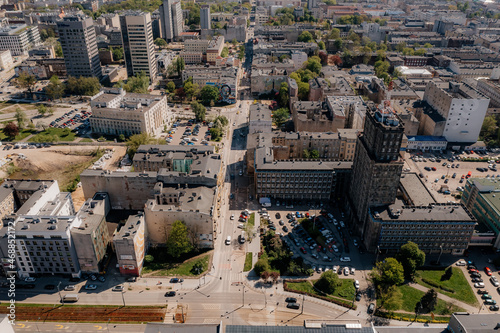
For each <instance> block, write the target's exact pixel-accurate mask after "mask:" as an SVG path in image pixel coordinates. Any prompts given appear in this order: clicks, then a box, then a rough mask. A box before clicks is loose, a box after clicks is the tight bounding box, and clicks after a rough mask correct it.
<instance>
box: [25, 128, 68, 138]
mask: <svg viewBox="0 0 500 333" xmlns="http://www.w3.org/2000/svg"><path fill="white" fill-rule="evenodd" d="M75 137H76V135H75V132H72V131H71V130H69V129H68V128H53V127H51V128H47V129H46V130H45V131H42V132H40V133H38V134H37V135H34V136H33V137H32V138H30V139H29V141H30V142H54V141H73V140H75Z"/></svg>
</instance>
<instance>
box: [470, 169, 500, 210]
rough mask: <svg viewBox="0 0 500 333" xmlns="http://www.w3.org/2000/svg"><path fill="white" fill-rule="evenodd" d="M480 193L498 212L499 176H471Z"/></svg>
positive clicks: (499, 206)
mask: <svg viewBox="0 0 500 333" xmlns="http://www.w3.org/2000/svg"><path fill="white" fill-rule="evenodd" d="M467 182H470V183H472V184H474V185H475V186H476V187H477V188H478V190H479V193H480V195H481V196H482V197H483V198H484V199H485V200H486V201H487V202H488V203H489V204H490V205H491V206H493V207H494V208H495V210H496V211H497V212H498V213H499V214H500V193H499V192H500V178H494V179H493V178H471V179H469V180H467Z"/></svg>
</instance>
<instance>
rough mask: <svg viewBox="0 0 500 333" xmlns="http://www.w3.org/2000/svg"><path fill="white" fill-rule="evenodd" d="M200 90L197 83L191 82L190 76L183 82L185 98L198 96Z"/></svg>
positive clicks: (190, 98)
mask: <svg viewBox="0 0 500 333" xmlns="http://www.w3.org/2000/svg"><path fill="white" fill-rule="evenodd" d="M199 92H200V87H199V86H198V84H196V83H195V84H193V80H192V78H191V80H190V81H186V82H184V93H185V94H186V98H187V99H188V100H192V99H193V98H194V97H196V96H198V94H199Z"/></svg>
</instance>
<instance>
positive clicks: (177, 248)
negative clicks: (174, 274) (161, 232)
mask: <svg viewBox="0 0 500 333" xmlns="http://www.w3.org/2000/svg"><path fill="white" fill-rule="evenodd" d="M165 245H166V247H167V253H168V255H170V256H172V257H174V258H179V257H180V256H181V255H183V254H185V253H189V252H190V251H191V250H192V249H193V245H192V244H191V242H190V240H189V236H188V229H187V227H186V225H185V224H184V222H182V221H179V220H177V221H175V222H174V224H172V229H170V233H169V234H168V238H167V241H166V242H165Z"/></svg>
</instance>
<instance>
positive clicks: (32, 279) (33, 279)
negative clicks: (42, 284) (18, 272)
mask: <svg viewBox="0 0 500 333" xmlns="http://www.w3.org/2000/svg"><path fill="white" fill-rule="evenodd" d="M35 281H36V279H35V278H34V277H31V276H29V277H27V278H25V279H24V282H35Z"/></svg>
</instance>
